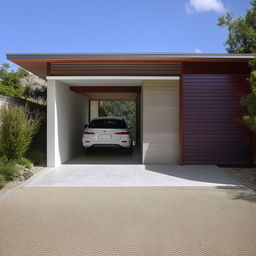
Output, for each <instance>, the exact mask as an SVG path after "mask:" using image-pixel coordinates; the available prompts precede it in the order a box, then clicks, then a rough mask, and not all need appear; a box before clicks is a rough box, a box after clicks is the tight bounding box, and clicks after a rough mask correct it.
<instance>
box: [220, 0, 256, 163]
mask: <svg viewBox="0 0 256 256" xmlns="http://www.w3.org/2000/svg"><path fill="white" fill-rule="evenodd" d="M251 5H252V8H251V9H249V10H247V11H246V14H245V16H244V17H238V18H234V16H233V15H232V14H231V13H227V14H226V15H224V16H222V17H220V18H219V20H218V25H219V26H221V27H225V28H227V29H228V39H227V41H226V42H225V45H226V46H227V48H226V50H227V52H228V53H252V54H254V55H255V54H256V0H253V1H251ZM250 67H251V75H250V78H249V79H248V81H249V83H250V85H251V86H250V93H249V94H247V95H245V96H244V97H242V99H241V105H242V106H244V107H246V108H247V113H246V114H245V115H243V117H242V120H243V122H244V124H245V125H246V126H248V127H249V129H250V130H251V131H252V132H253V143H252V145H253V158H254V162H255V163H256V146H255V144H256V58H254V60H252V61H250Z"/></svg>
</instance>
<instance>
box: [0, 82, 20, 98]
mask: <svg viewBox="0 0 256 256" xmlns="http://www.w3.org/2000/svg"><path fill="white" fill-rule="evenodd" d="M0 94H1V95H5V96H10V97H17V96H20V93H19V92H17V91H16V90H15V89H14V88H13V87H11V86H7V85H4V84H2V83H0Z"/></svg>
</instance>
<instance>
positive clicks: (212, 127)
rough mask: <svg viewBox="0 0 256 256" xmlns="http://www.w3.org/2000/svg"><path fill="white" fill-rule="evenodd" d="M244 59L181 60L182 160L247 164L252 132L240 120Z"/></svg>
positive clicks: (245, 89) (245, 70) (246, 71)
mask: <svg viewBox="0 0 256 256" xmlns="http://www.w3.org/2000/svg"><path fill="white" fill-rule="evenodd" d="M249 72H250V71H249V68H248V65H247V64H246V63H225V64H223V63H219V65H218V63H207V64H206V63H184V65H183V76H182V81H183V89H182V90H183V91H182V95H183V96H182V97H183V101H182V102H183V110H182V112H183V115H182V116H183V141H182V143H183V145H182V146H183V152H182V153H183V155H182V158H183V164H220V165H221V164H222V165H225V164H247V163H250V161H251V158H250V157H251V155H250V148H251V146H250V143H251V134H250V132H249V130H248V129H247V128H246V127H244V126H243V124H241V122H240V119H241V116H242V114H243V113H244V111H245V109H244V108H242V107H241V106H240V98H241V96H242V95H244V94H246V93H247V92H248V91H249V85H248V83H247V81H246V78H247V77H248V75H249Z"/></svg>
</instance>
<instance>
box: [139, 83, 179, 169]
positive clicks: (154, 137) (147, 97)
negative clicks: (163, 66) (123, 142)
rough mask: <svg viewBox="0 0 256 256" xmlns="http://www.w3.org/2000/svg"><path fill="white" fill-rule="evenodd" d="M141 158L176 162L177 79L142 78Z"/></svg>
mask: <svg viewBox="0 0 256 256" xmlns="http://www.w3.org/2000/svg"><path fill="white" fill-rule="evenodd" d="M142 93H143V102H142V107H143V111H142V121H143V132H142V136H143V137H142V140H143V141H142V144H143V150H142V160H143V163H145V164H158V163H160V164H178V162H179V81H144V82H143V88H142Z"/></svg>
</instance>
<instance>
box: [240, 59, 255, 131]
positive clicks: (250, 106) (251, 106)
mask: <svg viewBox="0 0 256 256" xmlns="http://www.w3.org/2000/svg"><path fill="white" fill-rule="evenodd" d="M250 66H251V68H252V72H251V75H250V78H249V79H248V80H249V82H250V84H251V93H249V94H247V95H246V96H244V97H243V98H242V99H241V105H242V106H244V107H246V108H247V112H248V113H247V114H246V115H244V116H243V121H244V123H245V125H246V126H248V127H249V128H250V129H251V130H252V131H253V132H256V59H254V60H253V61H251V62H250Z"/></svg>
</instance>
